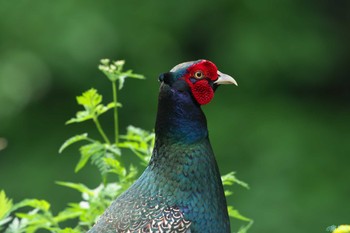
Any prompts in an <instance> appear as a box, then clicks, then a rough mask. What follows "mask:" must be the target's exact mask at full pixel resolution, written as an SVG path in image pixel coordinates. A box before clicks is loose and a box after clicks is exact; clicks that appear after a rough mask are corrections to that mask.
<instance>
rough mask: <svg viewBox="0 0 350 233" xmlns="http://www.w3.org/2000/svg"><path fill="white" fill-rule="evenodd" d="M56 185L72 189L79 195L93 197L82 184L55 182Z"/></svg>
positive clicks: (90, 191)
mask: <svg viewBox="0 0 350 233" xmlns="http://www.w3.org/2000/svg"><path fill="white" fill-rule="evenodd" d="M56 184H58V185H61V186H65V187H68V188H72V189H75V190H77V191H79V192H81V193H86V194H88V195H89V196H93V195H94V192H93V190H91V189H89V188H88V187H86V186H85V185H84V184H81V183H72V182H64V181H56Z"/></svg>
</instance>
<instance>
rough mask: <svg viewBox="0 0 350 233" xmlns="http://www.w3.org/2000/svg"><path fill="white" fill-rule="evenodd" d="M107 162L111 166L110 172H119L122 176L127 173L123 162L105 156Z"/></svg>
mask: <svg viewBox="0 0 350 233" xmlns="http://www.w3.org/2000/svg"><path fill="white" fill-rule="evenodd" d="M104 161H105V163H106V164H107V165H108V166H109V167H110V169H109V172H112V173H115V174H118V175H120V176H125V175H126V169H125V167H123V166H122V165H121V163H120V162H119V161H118V160H116V159H114V158H104Z"/></svg>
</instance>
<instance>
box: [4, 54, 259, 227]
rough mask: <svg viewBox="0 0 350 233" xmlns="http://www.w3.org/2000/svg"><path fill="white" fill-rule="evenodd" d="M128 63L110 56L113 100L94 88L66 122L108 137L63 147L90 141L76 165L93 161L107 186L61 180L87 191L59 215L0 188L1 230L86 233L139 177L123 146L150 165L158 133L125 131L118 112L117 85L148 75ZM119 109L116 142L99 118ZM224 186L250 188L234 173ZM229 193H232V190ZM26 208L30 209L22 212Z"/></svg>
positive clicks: (104, 67)
mask: <svg viewBox="0 0 350 233" xmlns="http://www.w3.org/2000/svg"><path fill="white" fill-rule="evenodd" d="M124 64H125V62H124V61H114V62H111V61H110V60H109V59H103V60H101V65H100V66H99V69H100V70H101V71H102V72H103V73H104V74H105V75H106V77H107V78H108V79H109V80H110V81H111V83H112V91H113V101H112V102H110V103H108V104H107V105H104V104H103V103H102V100H103V97H102V95H100V94H99V93H98V91H97V90H96V89H94V88H91V89H89V90H87V91H85V92H83V94H82V95H81V96H78V97H77V103H78V104H79V105H81V106H83V108H84V110H83V111H78V112H77V114H76V116H75V117H74V118H71V119H70V120H68V121H67V122H66V124H71V123H82V122H84V121H88V120H92V121H93V122H94V124H95V126H96V129H97V131H98V132H99V133H100V135H101V137H102V139H103V140H98V139H94V138H90V137H88V133H81V134H77V135H75V136H72V137H70V138H69V139H67V140H66V141H65V142H64V143H63V144H62V146H61V147H60V148H59V153H62V152H63V151H64V150H65V149H66V148H67V147H69V146H71V145H73V144H75V143H78V142H84V143H85V144H83V145H81V146H80V148H79V152H80V159H79V161H78V162H77V165H76V167H75V172H79V171H80V170H81V169H83V168H84V167H85V166H86V164H87V163H88V162H89V161H90V162H91V164H93V165H95V166H96V167H97V169H98V170H99V172H100V174H101V184H100V185H98V187H96V188H95V189H90V188H88V187H87V186H86V185H84V184H81V183H72V182H64V181H58V182H56V183H57V184H58V185H61V186H65V187H68V188H70V189H74V190H76V191H78V192H79V193H80V194H81V198H82V199H81V201H79V202H72V203H68V204H67V207H66V208H65V209H63V210H62V211H61V212H59V213H58V214H54V213H53V212H52V211H51V209H50V203H49V202H47V201H46V200H38V199H25V200H23V201H21V202H19V203H17V204H15V205H13V204H12V200H10V199H9V198H7V197H6V194H5V192H4V191H0V230H1V229H4V228H5V229H6V230H5V233H15V232H16V233H21V232H27V233H34V232H36V231H37V230H39V229H41V230H46V231H49V232H55V233H81V232H86V231H87V230H88V229H90V228H91V227H92V226H93V224H94V223H95V222H96V220H97V218H98V217H99V216H100V215H101V214H102V213H103V212H104V210H105V209H106V208H107V207H108V206H109V205H110V204H111V202H112V201H113V200H115V199H116V198H117V197H118V196H119V195H120V194H121V193H123V192H124V191H125V190H127V189H128V188H129V187H130V185H131V184H132V183H134V182H135V180H136V179H137V177H138V170H137V168H136V167H135V166H134V165H132V164H131V165H129V166H126V165H125V164H124V163H123V161H122V149H129V150H131V151H132V152H133V154H134V155H135V156H136V157H137V158H139V160H140V164H141V165H142V166H146V165H147V164H148V162H149V160H150V158H151V155H152V149H153V146H154V141H155V134H154V133H153V132H149V131H146V130H144V129H141V128H137V127H135V126H128V127H127V130H126V134H125V135H119V129H118V110H117V108H118V107H120V106H121V104H120V103H118V102H117V88H116V83H117V82H119V90H121V89H122V88H123V86H124V82H125V79H126V78H137V79H143V78H144V76H142V75H139V74H134V73H133V72H132V71H131V70H128V71H123V66H124ZM110 109H113V110H114V111H113V115H114V128H115V138H114V139H115V140H114V142H113V143H111V141H110V140H109V138H108V137H107V135H106V134H105V132H104V130H103V127H102V126H101V124H100V122H99V116H101V115H102V114H105V113H106V112H107V111H108V110H110ZM108 174H114V176H113V177H117V179H118V180H117V182H115V181H112V182H111V181H109V180H108ZM222 181H223V184H224V186H232V185H233V184H235V183H236V184H239V185H241V186H243V187H245V188H249V186H248V185H247V184H246V183H244V182H243V181H240V180H239V179H237V177H236V176H235V173H234V172H231V173H228V174H226V175H224V176H222ZM225 194H226V195H227V196H229V195H232V192H231V191H229V190H226V192H225ZM18 209H21V211H24V212H18V211H17V210H18ZM228 211H229V215H230V217H232V218H235V219H238V220H241V221H245V222H249V223H248V224H247V225H246V226H244V227H241V228H240V229H239V233H246V232H247V230H248V229H249V227H250V226H251V225H252V223H253V221H252V220H251V219H249V218H247V217H244V216H243V215H241V214H240V213H239V212H238V210H236V209H234V208H233V206H228ZM71 219H74V220H75V222H76V223H75V225H73V226H71V227H62V225H63V224H62V223H64V222H66V221H67V220H71Z"/></svg>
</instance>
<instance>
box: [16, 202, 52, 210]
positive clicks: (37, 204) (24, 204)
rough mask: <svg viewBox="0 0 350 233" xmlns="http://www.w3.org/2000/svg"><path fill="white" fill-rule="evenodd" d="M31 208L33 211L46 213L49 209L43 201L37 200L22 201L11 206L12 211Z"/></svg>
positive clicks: (48, 204)
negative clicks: (37, 210)
mask: <svg viewBox="0 0 350 233" xmlns="http://www.w3.org/2000/svg"><path fill="white" fill-rule="evenodd" d="M27 206H28V207H32V208H35V209H39V210H43V211H48V210H49V209H50V203H49V202H47V201H45V200H39V199H24V200H23V201H21V202H19V203H17V204H15V205H14V206H13V209H19V208H22V207H27Z"/></svg>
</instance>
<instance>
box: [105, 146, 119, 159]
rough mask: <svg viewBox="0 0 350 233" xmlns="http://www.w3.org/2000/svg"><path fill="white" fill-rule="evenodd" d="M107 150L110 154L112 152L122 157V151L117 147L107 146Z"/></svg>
mask: <svg viewBox="0 0 350 233" xmlns="http://www.w3.org/2000/svg"><path fill="white" fill-rule="evenodd" d="M106 149H107V150H108V151H110V152H112V153H113V154H114V155H118V156H120V155H121V151H120V149H119V148H118V147H117V146H116V145H115V144H113V145H106Z"/></svg>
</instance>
